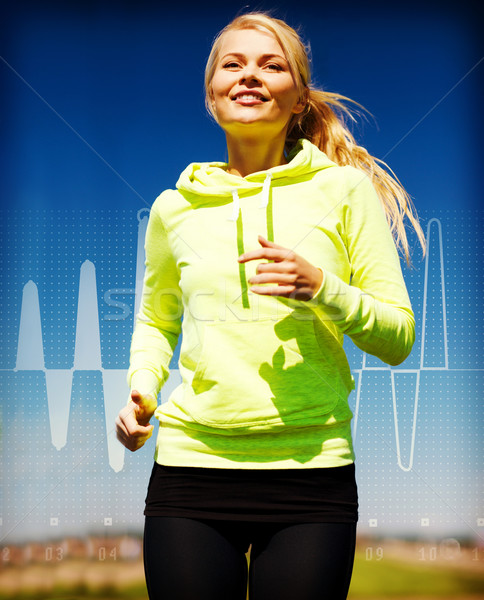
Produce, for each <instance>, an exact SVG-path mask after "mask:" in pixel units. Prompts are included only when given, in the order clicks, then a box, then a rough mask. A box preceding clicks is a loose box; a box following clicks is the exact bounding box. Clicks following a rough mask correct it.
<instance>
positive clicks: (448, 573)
mask: <svg viewBox="0 0 484 600" xmlns="http://www.w3.org/2000/svg"><path fill="white" fill-rule="evenodd" d="M120 567H121V568H122V565H121V564H120ZM464 596H468V597H469V598H471V597H472V598H475V599H477V598H481V599H484V572H482V571H481V572H477V571H467V570H463V569H460V570H457V569H455V568H452V567H451V566H450V567H447V568H445V567H442V566H440V567H439V566H437V565H435V564H434V565H431V564H429V563H428V562H426V563H416V562H415V563H410V562H408V563H407V562H400V561H396V560H394V559H391V558H387V557H385V558H384V559H383V560H380V561H377V560H365V554H364V553H363V552H360V551H358V552H357V554H356V559H355V568H354V572H353V580H352V583H351V588H350V594H349V596H348V600H360V599H361V600H370V599H371V600H373V599H375V598H397V599H398V598H399V597H400V598H406V599H408V598H414V599H415V600H417V599H418V598H419V597H421V598H446V599H448V598H454V597H455V598H457V597H459V598H462V597H464ZM13 598H15V599H16V600H85V599H89V598H92V599H97V600H126V599H127V598H129V599H130V600H147V598H148V596H147V594H146V591H145V584H144V581H143V580H140V581H135V582H133V583H132V584H130V585H129V586H126V585H125V586H124V587H123V588H122V589H118V588H117V586H116V584H115V583H111V584H108V585H104V586H101V587H97V588H93V587H91V586H89V585H88V584H87V583H82V584H77V585H75V586H70V587H69V585H68V584H67V583H64V584H62V585H61V584H59V583H58V584H57V586H56V587H55V588H54V589H53V590H51V591H44V592H42V591H35V592H34V591H30V592H18V591H17V592H16V593H15V595H14V596H12V595H10V596H9V595H6V594H5V593H4V592H3V593H2V591H0V600H13ZM295 600H297V599H295Z"/></svg>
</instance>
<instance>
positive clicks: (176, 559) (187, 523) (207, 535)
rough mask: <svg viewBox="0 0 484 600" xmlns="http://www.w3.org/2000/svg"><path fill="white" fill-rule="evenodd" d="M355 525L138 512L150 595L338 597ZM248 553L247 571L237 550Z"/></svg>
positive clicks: (159, 598)
mask: <svg viewBox="0 0 484 600" xmlns="http://www.w3.org/2000/svg"><path fill="white" fill-rule="evenodd" d="M355 541H356V523H304V524H299V523H295V524H293V523H246V522H234V521H216V520H198V519H188V518H179V517H146V522H145V535H144V563H145V575H146V584H147V586H148V593H149V597H150V600H245V599H246V594H247V577H248V578H249V598H250V600H296V599H297V600H345V599H346V597H347V594H348V588H349V585H350V580H351V573H352V570H353V558H354V552H355ZM250 544H252V547H251V551H250V569H249V572H248V569H247V559H246V556H245V553H246V552H247V551H248V549H249V545H250Z"/></svg>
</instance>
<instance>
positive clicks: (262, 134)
mask: <svg viewBox="0 0 484 600" xmlns="http://www.w3.org/2000/svg"><path fill="white" fill-rule="evenodd" d="M208 94H209V98H210V105H211V109H212V111H213V114H214V116H215V118H216V120H217V122H218V124H219V125H220V126H221V127H222V128H223V130H224V131H225V134H226V138H227V147H228V151H229V171H230V172H232V173H236V174H238V175H242V176H245V175H247V174H248V173H251V172H253V170H252V168H251V167H250V166H249V165H247V167H246V169H244V171H245V172H237V171H236V170H234V167H233V166H232V164H231V163H232V162H233V161H231V160H230V157H231V156H234V153H235V152H237V154H240V153H242V157H247V158H248V157H250V158H251V159H254V161H257V162H258V163H259V165H262V167H263V168H264V163H266V162H267V164H268V165H270V166H274V165H275V164H284V163H285V162H287V161H286V160H285V157H284V146H285V142H286V133H287V128H288V125H289V121H290V118H291V117H292V115H293V114H299V113H301V112H302V111H303V110H304V108H305V106H306V103H307V98H306V94H303V95H302V96H301V94H300V91H299V88H298V85H297V83H296V80H295V78H294V76H293V74H292V72H291V69H290V67H289V63H288V62H287V60H286V57H285V55H284V51H283V49H282V48H281V46H280V44H279V43H278V42H277V40H276V39H275V38H274V36H273V35H272V34H270V33H268V32H263V31H258V30H257V29H242V30H234V31H229V32H227V33H226V34H225V35H224V37H223V39H222V43H221V47H220V50H219V57H218V59H217V62H216V65H215V69H214V73H213V77H212V78H211V81H210V84H209V89H208ZM248 125H252V127H248ZM246 145H248V146H250V147H252V148H254V147H256V148H257V149H258V151H259V152H260V156H261V157H262V156H263V157H264V158H263V159H262V162H260V160H261V159H260V158H259V157H255V156H253V154H252V153H248V152H247V151H246ZM241 151H242V152H241ZM269 168H270V167H269Z"/></svg>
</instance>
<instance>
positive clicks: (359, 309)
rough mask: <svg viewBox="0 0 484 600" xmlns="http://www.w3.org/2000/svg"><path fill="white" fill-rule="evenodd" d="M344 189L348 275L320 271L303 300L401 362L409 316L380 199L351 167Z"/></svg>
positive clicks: (411, 324) (369, 348)
mask: <svg viewBox="0 0 484 600" xmlns="http://www.w3.org/2000/svg"><path fill="white" fill-rule="evenodd" d="M344 169H345V171H346V175H347V179H346V182H347V184H346V186H345V190H346V191H345V192H344V198H343V203H344V208H343V215H344V217H343V218H344V231H345V238H346V240H345V244H346V249H347V253H348V257H349V261H350V264H351V281H350V284H347V283H345V282H344V281H343V280H342V279H341V278H340V277H338V276H337V275H335V274H334V273H332V272H330V271H328V270H325V269H324V266H323V267H322V269H321V270H322V271H323V281H322V284H321V287H320V289H319V290H318V292H317V293H316V294H315V296H314V297H313V298H312V299H311V300H310V302H309V304H310V306H311V307H312V309H313V310H314V311H315V313H316V315H317V317H318V318H320V319H322V320H330V321H332V322H333V323H334V324H335V325H336V326H337V328H338V329H339V330H340V331H341V332H342V333H344V334H346V335H348V336H349V337H350V338H351V339H352V340H353V342H354V343H355V344H356V346H358V348H360V349H361V350H363V351H364V352H368V353H369V354H373V355H374V356H377V357H378V358H380V359H381V360H382V361H384V362H386V363H388V364H390V365H398V364H400V363H401V362H403V361H404V360H405V359H406V358H407V357H408V355H409V354H410V351H411V349H412V346H413V343H414V341H415V318H414V314H413V311H412V307H411V304H410V300H409V297H408V293H407V289H406V287H405V282H404V280H403V275H402V271H401V267H400V260H399V257H398V253H397V250H396V247H395V243H394V241H393V237H392V234H391V232H390V228H389V226H388V223H387V220H386V216H385V213H384V211H383V207H382V205H381V202H380V199H379V198H378V195H377V193H376V191H375V189H374V187H373V184H372V183H371V180H370V179H369V177H367V176H366V175H365V174H364V173H362V172H361V171H359V170H357V169H355V168H353V167H344Z"/></svg>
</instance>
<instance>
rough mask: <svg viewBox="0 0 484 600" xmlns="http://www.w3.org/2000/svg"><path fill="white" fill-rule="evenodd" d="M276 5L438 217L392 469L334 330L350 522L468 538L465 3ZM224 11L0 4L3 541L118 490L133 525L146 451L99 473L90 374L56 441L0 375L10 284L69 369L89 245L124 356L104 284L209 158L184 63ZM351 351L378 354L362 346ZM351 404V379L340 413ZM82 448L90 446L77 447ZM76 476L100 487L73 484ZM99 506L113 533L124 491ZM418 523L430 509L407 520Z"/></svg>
mask: <svg viewBox="0 0 484 600" xmlns="http://www.w3.org/2000/svg"><path fill="white" fill-rule="evenodd" d="M248 6H249V7H250V8H263V9H265V8H273V5H269V4H268V3H264V2H261V3H258V4H257V5H255V4H249V5H248ZM278 6H279V10H277V11H275V13H276V16H281V17H283V18H287V20H288V21H289V22H290V23H291V24H292V25H295V26H298V25H301V26H302V28H303V32H304V35H305V38H306V39H307V40H310V42H311V49H312V58H313V72H314V79H315V81H316V82H317V83H318V84H319V85H321V86H322V87H324V88H325V89H328V90H330V91H336V92H339V93H342V94H344V95H347V96H349V97H350V98H353V99H354V100H356V101H358V102H360V103H361V104H363V105H364V106H365V107H366V108H367V109H368V110H369V111H370V112H371V113H372V114H373V116H374V120H373V119H372V118H368V120H367V121H362V122H361V123H360V124H359V125H358V126H357V127H356V128H355V135H356V137H357V138H358V139H359V141H360V143H362V144H363V145H365V146H367V147H368V148H369V150H370V151H371V152H372V153H373V154H375V155H376V156H379V157H381V158H385V160H386V161H387V162H388V163H389V165H390V166H391V167H392V168H393V169H394V170H395V172H396V173H397V175H398V176H399V177H400V179H401V180H402V182H403V183H404V185H405V186H406V187H407V189H408V191H409V192H410V194H411V195H412V196H413V198H414V202H415V204H416V206H417V209H418V210H419V213H420V216H421V218H422V225H423V226H424V228H425V227H426V225H427V223H428V222H429V221H430V220H431V219H438V221H439V223H440V224H441V227H442V236H441V238H440V239H441V240H442V244H443V259H444V263H443V264H444V270H443V271H442V270H441V268H440V267H441V264H440V263H439V261H438V260H436V258H435V257H438V256H439V244H438V238H437V237H434V238H433V239H432V244H433V245H432V254H431V259H429V260H431V261H432V262H431V263H430V264H431V266H430V272H431V276H430V279H428V301H429V303H432V304H431V305H430V306H431V308H432V313H431V314H432V316H433V317H434V320H433V321H432V322H431V320H430V319H429V321H428V323H427V327H428V328H430V327H431V326H433V329H432V333H433V335H432V336H429V337H428V339H427V340H426V342H427V344H428V345H427V352H428V354H427V356H429V357H430V358H429V360H430V362H429V363H427V366H428V367H429V369H430V370H427V371H425V372H424V371H422V372H421V382H420V383H421V387H420V396H419V405H418V420H417V426H416V429H414V430H413V429H412V418H413V412H412V411H413V407H414V393H413V388H412V385H413V384H412V382H411V381H410V382H409V383H408V386H409V387H408V392H407V394H406V395H405V398H403V397H401V396H399V405H398V410H399V419H400V420H399V423H400V427H401V432H400V434H401V437H400V440H399V441H400V443H401V449H402V452H404V453H405V456H406V457H408V456H409V452H410V449H411V447H412V436H413V439H414V450H415V461H414V470H413V472H409V473H407V472H404V471H403V470H402V469H401V468H399V466H398V461H397V455H396V434H395V424H394V423H395V419H394V413H393V409H392V393H391V386H390V375H389V373H385V372H381V371H374V372H373V371H371V372H370V371H364V372H363V370H362V355H361V353H359V354H358V353H357V352H356V351H355V350H354V348H351V347H348V354H349V357H350V362H351V364H352V367H353V369H354V372H355V374H356V376H357V378H358V377H360V376H361V377H362V387H361V397H360V401H361V405H360V410H361V412H360V414H359V421H358V431H357V442H356V449H357V455H358V470H359V476H360V481H359V484H360V489H361V505H362V506H361V509H362V513H361V514H362V521H361V523H362V528H363V529H364V528H365V527H368V522H369V520H370V519H373V518H378V519H379V522H380V526H381V527H383V528H384V530H385V531H386V532H393V533H395V532H405V531H407V532H408V531H411V530H415V531H417V532H418V533H420V534H426V535H430V536H432V535H435V536H439V535H444V534H445V535H450V534H453V533H456V534H459V535H462V536H464V535H470V536H475V535H477V532H480V533H481V535H482V528H481V529H478V528H477V526H476V522H477V518H479V515H480V512H479V510H480V508H481V507H482V499H483V494H484V490H483V489H482V486H481V487H479V486H480V484H479V480H480V481H482V480H483V479H484V478H482V468H481V462H482V450H483V443H482V434H481V432H482V421H483V419H482V417H483V412H482V403H479V399H480V398H482V371H476V369H482V368H483V367H484V365H483V364H482V358H481V357H482V339H483V333H484V332H483V331H482V298H483V296H484V294H483V292H484V290H483V289H482V283H481V281H482V275H481V273H482V271H481V267H482V250H481V248H482V247H483V244H482V241H483V240H482V231H483V228H482V216H483V215H482V209H481V202H482V194H481V191H480V185H479V184H480V182H479V181H478V177H479V168H478V163H477V161H478V160H479V153H478V152H477V148H478V141H479V140H480V137H481V136H480V133H482V123H481V121H480V120H479V114H478V106H477V100H476V99H477V98H479V89H480V88H479V83H480V81H481V80H482V70H483V65H484V62H483V63H481V64H480V65H478V62H479V60H480V59H481V57H482V47H479V46H478V44H477V28H475V22H476V18H475V16H473V15H472V13H471V9H470V8H467V4H465V3H463V4H460V5H459V7H458V9H457V8H455V6H454V7H451V6H450V5H447V4H445V3H426V5H425V7H424V8H422V7H421V6H420V5H419V4H417V3H412V2H410V3H408V2H406V3H403V2H402V3H400V2H397V3H393V4H392V6H391V8H389V7H388V6H387V5H386V4H383V3H371V2H370V3H366V4H365V5H364V6H362V4H361V3H356V2H347V3H345V5H344V10H343V9H341V8H339V7H338V6H337V5H336V4H334V3H333V4H331V5H328V6H325V5H324V4H323V3H318V4H317V5H316V6H311V7H310V8H304V7H303V8H300V7H299V6H298V7H297V8H296V7H295V3H294V2H292V3H289V2H282V3H281V2H279V3H278ZM470 6H471V5H470V4H469V7H470ZM241 8H242V4H240V5H239V4H237V3H232V4H229V3H222V2H215V3H211V4H210V8H208V7H207V5H206V4H202V3H200V4H198V5H196V6H191V5H187V4H186V3H183V4H180V6H179V7H176V6H175V7H171V8H170V9H169V10H168V11H167V9H166V8H165V7H164V6H162V4H161V3H154V2H137V3H130V2H116V3H108V2H92V3H86V2H70V3H56V2H43V3H42V4H35V3H25V2H24V3H22V2H19V3H16V4H15V5H13V4H12V5H11V6H10V7H3V8H2V11H3V13H2V15H1V16H0V17H1V18H0V21H1V23H2V25H1V27H2V29H3V31H2V38H1V39H2V41H1V42H0V55H1V56H2V57H3V59H4V61H6V62H3V63H2V64H0V82H1V85H2V95H1V102H2V109H3V111H2V114H3V116H4V118H3V119H2V120H1V121H0V128H1V129H0V133H1V136H2V146H1V157H2V165H3V166H2V178H1V186H2V216H3V219H1V221H0V228H1V239H2V258H3V265H4V268H3V275H2V278H1V285H2V294H1V299H0V301H1V308H2V330H3V332H4V338H3V339H4V343H3V345H2V349H1V351H0V357H1V367H0V368H1V369H3V371H2V372H0V377H1V385H2V413H3V423H4V429H3V450H2V452H3V457H2V467H3V468H2V472H3V478H4V481H3V482H2V483H3V484H4V496H3V505H2V514H3V525H2V529H1V534H2V535H5V534H7V533H8V532H10V531H12V532H11V533H8V536H7V537H8V539H15V537H16V536H17V537H18V538H19V539H20V538H21V537H22V536H26V535H28V534H29V532H33V531H36V532H37V534H38V535H43V536H48V535H53V531H52V529H51V525H50V518H51V517H52V516H55V515H58V516H59V518H60V523H61V528H64V529H63V531H75V532H79V531H82V530H83V529H86V530H87V529H89V528H96V527H99V526H100V525H99V523H102V522H103V518H104V517H106V516H109V515H108V514H107V512H106V507H109V506H110V503H111V504H112V502H113V499H116V498H118V497H119V495H120V494H124V495H125V497H126V500H127V503H128V505H130V506H132V505H134V504H136V505H139V514H140V519H139V523H140V522H141V511H142V501H143V498H144V492H145V489H144V488H145V485H146V481H145V480H146V479H147V475H148V472H149V468H150V462H151V452H152V450H153V448H152V447H151V446H149V447H148V448H146V449H144V450H143V451H142V453H140V454H139V455H138V454H137V455H129V456H128V457H126V461H125V465H126V466H125V469H124V470H123V471H122V472H121V473H118V474H116V473H114V472H113V470H112V469H110V467H109V464H108V446H107V443H106V440H105V439H104V437H103V436H104V435H105V425H104V419H105V415H104V402H105V398H104V395H103V394H104V392H103V388H102V378H101V373H100V371H99V370H95V369H94V370H91V371H88V370H84V371H81V370H80V371H77V372H74V374H73V388H72V396H71V398H70V412H68V411H66V413H65V414H66V418H68V422H67V427H68V430H67V431H68V434H67V440H68V442H67V444H66V446H65V447H64V448H63V449H61V450H56V449H54V447H53V445H52V443H51V438H52V436H51V434H50V433H49V427H50V425H49V411H48V408H47V396H46V389H45V374H44V373H43V372H42V370H40V371H39V370H36V371H31V372H29V371H28V370H27V371H26V372H17V373H15V372H14V371H13V369H14V367H15V360H16V353H17V345H18V333H19V320H20V312H21V299H22V290H23V286H24V285H25V284H26V283H27V282H28V281H29V280H32V281H34V282H35V284H36V286H37V287H38V292H39V302H40V308H39V310H40V316H41V322H42V335H43V339H42V343H43V350H44V354H45V364H46V368H47V369H70V368H71V367H72V365H73V361H74V347H75V336H76V316H77V297H78V288H79V277H80V268H81V265H82V264H83V262H84V261H85V260H89V261H91V262H92V264H93V265H95V271H96V278H97V296H98V306H99V315H98V316H97V317H96V316H95V317H94V320H96V319H98V320H99V327H100V344H101V355H102V364H103V367H104V368H105V369H119V370H122V369H124V368H126V365H127V356H128V347H129V337H130V333H131V327H132V303H133V294H132V292H129V291H128V292H127V291H126V290H130V289H132V288H133V286H134V278H135V265H136V244H137V231H138V220H137V211H138V210H140V209H142V208H146V207H149V206H150V205H151V203H152V201H153V200H154V198H155V197H156V196H157V195H158V193H159V192H160V191H161V190H163V189H164V188H166V187H173V186H174V184H175V182H176V180H177V177H178V174H179V172H180V171H181V170H182V169H183V168H184V167H185V166H186V164H187V163H188V162H190V161H193V160H223V159H224V158H225V147H224V137H223V135H222V133H221V132H220V131H219V130H218V128H217V126H216V125H215V124H214V123H213V122H211V121H210V119H209V118H208V117H207V115H206V114H205V108H204V103H203V69H204V63H205V59H206V56H207V54H208V51H209V48H210V43H211V40H212V39H213V37H214V35H215V34H216V33H217V31H218V30H219V29H220V28H221V27H222V26H223V25H224V24H225V23H226V22H227V21H229V20H230V19H231V18H232V17H233V16H234V15H235V14H236V13H237V12H238V11H239V10H240V9H241ZM7 63H8V64H7ZM476 65H478V66H476ZM424 270H425V265H424V263H423V262H422V261H421V260H420V258H419V257H418V254H417V255H416V258H415V268H414V270H404V275H405V278H406V282H407V286H408V288H409V293H410V296H411V299H412V303H413V306H414V310H415V313H416V317H417V342H416V345H415V349H414V352H413V354H412V356H411V357H410V358H409V360H408V361H407V362H406V363H405V365H404V367H405V368H407V369H410V370H412V369H413V370H414V374H415V373H416V372H417V371H419V369H420V366H421V365H420V346H421V339H422V322H423V290H424V287H425V274H424ZM442 273H444V279H445V290H446V296H445V298H446V317H447V326H448V331H447V333H448V336H447V343H448V356H449V364H448V369H447V370H446V371H445V372H441V371H439V370H438V368H435V369H433V370H432V368H433V367H436V366H437V367H439V366H441V365H442V364H443V356H444V348H443V345H442V340H443V338H444V336H443V329H442V327H443V325H442V311H443V307H442V304H441V298H442V296H441V290H442V282H443V276H442ZM112 289H117V290H125V291H124V292H119V295H118V296H116V297H117V298H119V299H121V300H124V301H125V302H126V303H127V304H128V305H129V306H130V307H131V314H129V315H128V318H124V319H118V320H116V319H114V320H110V319H109V318H106V317H107V316H109V314H111V313H112V311H113V308H112V306H109V305H107V303H106V301H105V294H106V292H107V291H109V290H112ZM115 314H116V313H115ZM436 315H438V318H437V317H436ZM432 323H433V325H432ZM427 331H429V329H428V330H427ZM432 360H433V361H434V362H433V363H432ZM367 366H369V367H379V366H381V364H379V363H378V362H376V359H375V360H372V359H368V364H367ZM398 389H407V388H405V387H403V388H398ZM355 402H356V396H355V395H353V396H352V397H351V403H352V406H353V408H354V407H355ZM86 419H87V420H89V419H91V421H92V422H93V423H95V426H93V428H92V430H91V431H87V430H84V429H83V423H84V421H85V420H86ZM26 439H28V440H29V441H30V444H25V440H26ZM93 440H95V441H94V442H93ZM92 448H96V449H97V451H96V452H95V454H94V455H90V458H89V460H87V462H81V463H79V460H80V458H82V457H83V456H86V455H89V453H90V452H91V450H92ZM13 458H14V460H13ZM7 459H8V460H7ZM78 463H79V464H78ZM32 472H35V473H37V475H36V477H34V478H33V479H32V477H30V481H29V482H28V483H27V482H26V481H25V482H24V481H23V480H22V478H20V479H19V478H17V480H16V481H15V483H14V479H15V478H14V474H15V475H17V474H18V473H24V474H25V476H26V477H27V478H28V476H29V473H32ZM135 473H138V474H137V475H135ZM64 476H66V479H65V481H64V480H62V478H63V477H64ZM133 478H134V479H135V481H136V485H133ZM61 480H62V481H64V483H63V484H62V485H61V483H60V481H61ZM95 481H98V482H103V483H104V484H105V485H104V487H103V486H98V489H97V490H96V493H91V495H90V496H85V490H86V489H87V487H88V486H89V485H92V484H93V482H95ZM106 482H108V484H106ZM51 490H53V491H51ZM383 490H385V492H384V493H383ZM44 498H45V500H44ZM402 498H406V501H405V502H402ZM34 507H36V508H34ZM481 512H482V511H481ZM110 515H111V517H114V519H115V522H116V523H117V526H118V528H121V529H123V528H126V529H129V527H130V518H131V515H132V512H131V511H126V510H125V508H124V505H123V506H119V507H117V508H116V510H115V511H114V512H111V513H110ZM480 516H481V517H483V518H484V515H480ZM422 518H429V519H430V523H431V526H430V528H429V529H425V531H423V530H422V529H421V519H422ZM16 523H18V525H15V524H16ZM139 523H138V524H139ZM12 527H14V529H11V528H12ZM101 528H102V525H101Z"/></svg>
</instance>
